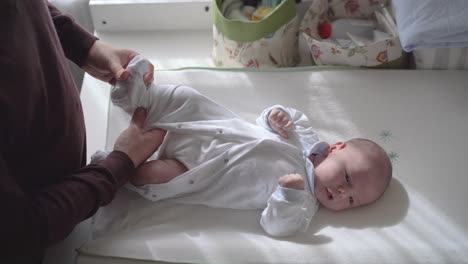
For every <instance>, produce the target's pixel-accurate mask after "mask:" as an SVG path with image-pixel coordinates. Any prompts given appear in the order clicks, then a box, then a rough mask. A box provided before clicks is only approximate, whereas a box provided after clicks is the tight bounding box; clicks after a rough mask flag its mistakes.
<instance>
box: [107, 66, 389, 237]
mask: <svg viewBox="0 0 468 264" xmlns="http://www.w3.org/2000/svg"><path fill="white" fill-rule="evenodd" d="M127 69H128V70H129V71H130V73H131V76H140V75H142V74H143V73H144V71H145V69H146V61H145V60H144V59H143V58H141V57H137V58H135V59H134V61H132V62H131V63H130V64H129V66H128V67H127ZM141 80H142V78H129V80H127V81H124V82H119V83H118V84H117V85H116V87H114V88H113V91H112V95H111V98H112V102H113V103H114V104H116V105H118V106H120V107H122V108H123V109H124V110H125V111H127V112H128V113H132V112H133V111H134V110H135V109H136V108H137V107H140V106H141V107H145V108H147V111H148V116H147V120H146V126H147V127H148V128H159V129H163V130H166V131H167V133H166V135H165V137H164V139H161V140H159V142H161V141H162V144H161V145H160V146H159V150H158V153H157V157H156V159H155V160H151V161H148V162H146V163H144V164H143V165H141V166H140V167H139V168H138V170H137V175H136V176H135V177H134V178H133V179H132V180H131V182H132V184H129V185H128V186H127V187H128V188H129V189H131V190H133V191H135V192H137V193H139V194H140V195H142V196H143V197H145V198H147V199H150V200H152V201H157V200H162V199H170V201H173V202H177V203H189V204H203V205H207V206H212V207H223V208H234V209H263V212H262V215H261V219H260V224H261V226H262V227H263V229H264V230H265V231H266V232H267V233H268V234H270V235H273V236H287V235H292V234H294V233H296V232H300V231H305V230H307V228H308V226H309V223H310V221H311V219H312V217H313V215H314V214H315V212H316V211H317V209H318V205H319V204H322V205H323V206H324V207H326V208H329V209H332V210H344V209H348V208H354V207H357V206H363V205H366V204H369V203H372V202H374V201H375V200H377V199H378V198H379V197H380V196H381V195H382V194H383V193H384V191H385V189H386V188H387V186H388V183H389V181H390V179H391V175H392V167H391V163H390V160H389V159H388V157H387V155H386V153H385V151H384V150H383V149H382V148H381V147H379V146H378V145H377V144H376V143H374V142H372V141H370V140H366V139H352V140H349V141H346V142H337V143H335V144H333V145H329V144H327V143H326V142H323V141H320V140H319V139H318V137H317V135H316V134H315V133H314V132H313V131H312V129H311V127H310V124H309V121H308V119H307V117H306V116H305V115H304V114H303V113H302V112H300V111H298V110H296V109H292V108H286V107H283V106H279V105H276V106H272V107H270V108H268V109H266V110H264V111H263V113H262V115H261V116H260V117H259V118H258V119H257V125H254V124H251V123H249V122H247V121H245V120H243V119H241V118H240V117H238V116H237V115H236V114H234V113H232V112H231V111H229V110H228V109H226V108H224V107H222V106H220V105H218V104H216V103H215V102H213V101H212V100H210V99H209V98H207V97H206V96H204V95H202V94H200V93H198V92H197V91H196V90H194V89H192V88H190V87H186V86H176V85H155V84H152V85H151V86H150V87H149V88H147V87H145V85H144V84H143V83H142V81H141Z"/></svg>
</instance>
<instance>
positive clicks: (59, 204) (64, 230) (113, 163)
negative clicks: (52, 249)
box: [0, 151, 135, 256]
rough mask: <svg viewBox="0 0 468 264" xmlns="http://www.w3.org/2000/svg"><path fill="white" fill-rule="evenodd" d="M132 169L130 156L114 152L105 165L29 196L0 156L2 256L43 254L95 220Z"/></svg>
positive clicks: (131, 172)
mask: <svg viewBox="0 0 468 264" xmlns="http://www.w3.org/2000/svg"><path fill="white" fill-rule="evenodd" d="M134 170H135V168H134V165H133V163H132V161H131V160H130V159H129V158H128V156H127V155H126V154H124V153H122V152H117V151H114V152H112V153H111V154H110V155H109V156H108V158H107V159H106V160H104V161H103V162H102V163H101V164H99V165H88V166H86V167H84V168H82V169H80V170H79V171H77V172H76V173H75V174H72V175H68V176H65V177H62V178H61V179H60V181H59V182H57V183H55V184H53V185H51V186H50V187H48V188H47V189H44V190H42V191H40V192H39V193H37V194H36V195H33V196H29V195H27V194H25V193H23V192H22V190H21V188H19V186H18V183H17V182H16V181H15V179H14V177H11V176H10V175H9V171H8V166H7V165H6V163H5V160H4V159H3V157H1V156H0V208H2V211H3V213H2V217H0V219H1V220H0V234H1V235H2V238H1V241H2V243H1V244H2V245H1V250H0V251H2V252H4V253H5V254H6V255H11V256H15V255H16V256H17V255H19V254H22V253H24V252H28V253H32V254H34V253H36V254H40V252H42V251H43V250H44V249H45V247H47V246H49V245H51V244H54V243H56V242H58V241H60V240H62V239H63V238H64V237H66V236H67V235H68V234H69V233H70V232H71V231H72V229H73V228H74V226H75V225H76V224H78V223H79V222H80V221H82V220H84V219H86V218H88V217H90V216H92V215H93V214H94V213H95V212H96V210H97V209H98V208H99V206H103V205H106V204H108V203H109V202H110V201H111V200H112V198H113V195H114V193H115V192H116V190H117V188H119V187H121V186H122V185H123V184H124V183H125V182H126V180H127V179H128V177H129V176H130V175H132V174H133V173H134ZM33 249H35V250H33ZM25 250H26V251H25ZM31 250H33V251H32V252H31ZM34 251H35V252H34ZM5 254H2V255H3V256H5Z"/></svg>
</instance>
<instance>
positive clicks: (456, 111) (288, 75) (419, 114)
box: [77, 68, 468, 264]
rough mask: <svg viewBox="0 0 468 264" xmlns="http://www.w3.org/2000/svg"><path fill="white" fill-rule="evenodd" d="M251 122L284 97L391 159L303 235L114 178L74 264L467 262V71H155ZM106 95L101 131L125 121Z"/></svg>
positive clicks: (328, 128) (111, 136)
mask: <svg viewBox="0 0 468 264" xmlns="http://www.w3.org/2000/svg"><path fill="white" fill-rule="evenodd" d="M155 80H156V82H159V83H177V84H184V85H188V86H192V87H194V88H195V89H198V90H199V91H200V92H202V93H204V94H206V95H208V96H209V97H211V98H212V99H214V100H215V101H217V102H219V103H221V104H222V105H224V106H226V107H228V108H229V109H231V110H233V111H234V112H236V113H238V114H239V115H241V116H243V117H245V118H246V119H248V120H250V121H252V122H254V120H255V118H256V117H257V115H258V114H260V113H261V110H263V109H264V108H266V107H268V106H270V105H273V104H282V105H285V106H293V107H295V108H297V109H300V110H302V111H304V112H305V113H306V114H307V115H308V116H309V118H310V119H311V122H312V124H313V125H314V129H315V131H316V132H317V134H318V135H319V136H320V137H321V138H322V139H324V140H327V141H329V142H334V141H336V140H340V139H349V138H351V137H367V138H370V139H372V140H374V141H376V142H378V143H380V144H381V145H382V146H383V147H384V148H385V149H386V151H387V152H388V153H389V155H390V157H391V158H392V160H393V166H394V179H393V180H392V182H391V185H390V187H389V189H388V191H387V192H386V193H385V195H384V196H383V197H382V199H381V200H379V201H378V202H377V203H375V204H373V205H371V206H368V207H364V208H359V209H355V210H350V211H345V212H339V213H334V212H330V211H327V210H326V209H320V210H319V211H318V213H317V214H316V216H315V218H314V219H313V220H312V223H311V226H310V228H309V230H308V232H307V233H306V234H301V235H297V236H293V237H289V238H286V239H275V238H271V237H269V236H267V235H266V234H265V233H264V232H263V230H262V229H261V227H260V224H259V223H258V219H259V216H260V211H242V210H229V209H213V208H208V207H204V206H188V205H176V204H171V203H168V202H159V203H152V202H149V201H146V200H144V199H143V198H141V197H140V196H138V195H136V194H134V193H131V192H129V191H127V190H126V189H122V190H121V191H120V192H119V193H118V194H117V196H116V197H115V200H114V201H113V202H112V203H111V204H110V205H109V206H107V207H105V208H102V209H101V210H100V211H99V214H98V215H97V217H96V218H95V223H94V232H93V237H94V239H93V240H90V241H88V242H87V243H86V244H85V245H83V246H82V247H81V248H80V249H79V250H78V251H79V255H78V258H77V263H80V264H82V263H86V264H91V263H128V264H129V263H146V262H147V261H157V262H158V263H160V262H178V263H324V262H326V263H468V224H467V221H466V218H467V217H468V210H467V209H466V204H465V203H466V201H467V200H468V199H467V197H468V194H467V192H466V191H465V189H466V188H467V187H468V177H467V172H466V171H467V158H466V156H467V154H466V151H467V150H468V140H467V139H466V137H467V135H468V118H467V115H468V103H467V102H468V74H467V73H466V72H462V71H458V72H456V71H404V70H329V69H324V70H319V71H312V70H311V69H310V68H309V69H305V70H300V69H299V70H294V71H292V70H289V71H281V70H280V71H270V72H264V71H232V70H231V71H229V70H227V71H226V70H215V69H185V70H176V71H158V72H156V74H155ZM128 122H129V117H128V116H126V115H125V114H124V113H123V112H122V111H121V110H120V109H117V108H115V107H113V106H111V107H110V111H109V124H108V133H107V134H108V142H107V146H112V145H113V142H114V141H115V138H116V136H117V135H118V134H119V133H120V131H121V130H123V129H124V128H125V127H127V126H128Z"/></svg>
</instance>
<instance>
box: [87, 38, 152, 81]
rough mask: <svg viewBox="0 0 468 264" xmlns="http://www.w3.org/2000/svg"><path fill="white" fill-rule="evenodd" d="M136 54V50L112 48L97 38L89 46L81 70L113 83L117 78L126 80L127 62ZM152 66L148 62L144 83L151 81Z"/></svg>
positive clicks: (127, 75)
mask: <svg viewBox="0 0 468 264" xmlns="http://www.w3.org/2000/svg"><path fill="white" fill-rule="evenodd" d="M136 55H138V53H137V52H135V51H132V50H128V49H119V48H114V47H113V46H111V45H109V44H107V43H105V42H103V41H100V40H97V41H96V42H94V44H93V46H91V48H90V50H89V53H88V58H87V59H86V63H85V64H84V65H83V67H82V68H83V70H85V71H86V72H87V73H89V74H90V75H91V76H93V77H95V78H97V79H99V80H101V81H104V82H108V83H110V84H112V85H115V83H116V81H117V80H119V81H120V80H122V81H124V80H126V79H127V78H128V77H129V76H130V73H129V72H128V71H126V70H125V68H126V67H127V65H128V63H129V62H130V61H131V60H132V59H133V58H134V57H135V56H136ZM153 72H154V66H153V64H151V63H149V64H148V70H147V72H146V73H145V74H144V75H143V81H144V83H145V85H147V86H148V85H149V84H150V83H151V82H152V81H153V77H154V73H153Z"/></svg>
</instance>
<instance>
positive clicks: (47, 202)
mask: <svg viewBox="0 0 468 264" xmlns="http://www.w3.org/2000/svg"><path fill="white" fill-rule="evenodd" d="M0 36H1V41H0V117H1V125H0V210H1V212H2V213H1V216H0V262H2V263H3V261H2V259H5V258H6V259H8V258H9V257H14V256H19V255H28V256H31V257H32V256H39V258H40V256H41V254H42V253H43V252H44V250H45V248H46V247H47V246H49V245H51V244H54V243H57V242H59V241H61V240H62V239H64V238H65V237H66V236H67V235H68V234H69V233H70V232H71V231H72V229H73V228H74V226H75V225H76V224H77V223H79V222H80V221H82V220H84V219H86V218H88V217H90V216H92V215H93V214H94V213H95V212H96V210H97V209H98V208H99V206H102V205H106V204H108V203H109V202H110V201H111V200H112V198H113V196H114V194H115V192H116V190H117V189H118V188H119V187H120V186H121V185H123V184H124V183H125V182H126V181H127V178H128V176H129V175H131V174H133V173H134V170H135V168H134V166H133V163H132V161H131V160H130V159H129V157H128V156H127V155H126V154H124V153H122V152H112V153H111V154H110V155H109V157H108V158H107V159H106V160H105V161H104V162H102V163H101V164H99V165H89V166H85V165H86V140H85V127H84V120H83V112H82V109H81V103H80V97H79V93H78V90H77V89H76V87H75V84H74V82H73V78H72V75H71V73H70V71H69V69H68V66H67V61H66V57H67V58H69V59H70V60H72V61H73V62H75V63H76V64H77V65H79V66H82V65H83V63H84V62H85V60H86V56H87V54H88V51H89V48H90V47H91V46H92V44H93V43H94V41H96V38H95V37H93V36H92V35H90V34H89V33H87V32H86V31H84V30H83V29H82V28H81V27H80V26H78V25H77V24H76V23H75V22H74V21H73V20H72V19H71V18H70V17H68V16H65V15H63V14H61V13H60V12H59V11H58V10H57V9H56V8H54V7H53V6H51V5H50V4H48V2H47V1H46V0H1V1H0ZM7 263H8V262H7Z"/></svg>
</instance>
